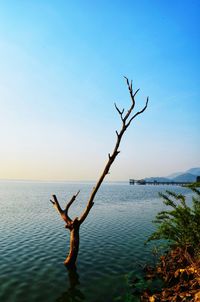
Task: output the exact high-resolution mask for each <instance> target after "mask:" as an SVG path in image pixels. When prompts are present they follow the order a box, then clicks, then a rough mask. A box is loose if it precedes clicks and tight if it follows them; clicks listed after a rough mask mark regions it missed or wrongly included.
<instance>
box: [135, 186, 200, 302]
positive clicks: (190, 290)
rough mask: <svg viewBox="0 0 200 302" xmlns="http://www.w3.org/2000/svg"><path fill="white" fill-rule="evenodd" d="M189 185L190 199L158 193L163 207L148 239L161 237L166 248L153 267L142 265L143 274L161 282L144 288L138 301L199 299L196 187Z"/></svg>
mask: <svg viewBox="0 0 200 302" xmlns="http://www.w3.org/2000/svg"><path fill="white" fill-rule="evenodd" d="M190 189H191V190H192V191H193V193H194V195H193V197H192V201H191V202H190V201H189V202H186V197H185V196H184V195H182V194H175V193H173V192H170V191H166V193H165V194H162V193H161V194H160V196H161V197H162V199H163V202H164V204H165V206H166V210H165V211H161V212H159V213H158V214H157V216H156V219H155V221H154V223H155V224H156V225H157V229H156V231H155V232H154V233H153V234H152V235H151V236H150V238H149V239H148V241H152V240H165V241H167V242H168V246H169V250H168V251H167V252H166V254H165V255H163V256H161V258H160V261H159V264H158V265H157V266H156V267H154V268H152V267H148V268H147V269H146V276H145V278H146V280H156V279H160V280H162V282H163V286H162V287H161V288H160V290H155V289H153V288H152V287H149V288H146V289H145V290H144V292H143V294H142V295H141V301H144V302H145V301H150V302H157V301H162V302H167V301H170V302H173V301H177V302H178V301H185V302H186V301H194V302H198V301H200V223H199V222H200V190H198V189H197V185H193V186H190ZM188 204H189V205H188Z"/></svg>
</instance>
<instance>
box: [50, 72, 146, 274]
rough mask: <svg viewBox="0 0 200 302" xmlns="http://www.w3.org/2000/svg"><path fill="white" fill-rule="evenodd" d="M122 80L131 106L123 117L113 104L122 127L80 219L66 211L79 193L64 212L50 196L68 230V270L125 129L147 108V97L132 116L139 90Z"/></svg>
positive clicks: (122, 113) (73, 263)
mask: <svg viewBox="0 0 200 302" xmlns="http://www.w3.org/2000/svg"><path fill="white" fill-rule="evenodd" d="M124 78H125V79H126V83H127V86H128V90H129V94H130V98H131V105H130V107H129V109H128V110H127V113H126V114H125V115H124V109H122V110H120V109H119V108H118V107H117V105H116V104H114V105H115V108H116V110H117V112H118V114H119V115H120V119H121V121H122V126H121V129H120V131H116V134H117V140H116V143H115V145H114V148H113V152H112V153H108V160H107V162H106V165H105V167H104V169H103V172H102V174H101V175H100V177H99V179H98V181H97V182H96V185H95V186H94V188H93V190H92V191H91V194H90V197H89V199H88V202H87V205H86V208H85V210H84V211H83V213H82V215H81V216H80V218H78V217H76V218H74V219H71V218H70V217H69V215H68V210H69V208H70V206H71V205H72V203H73V202H74V201H75V200H76V197H77V196H78V194H79V192H80V191H78V192H77V193H76V194H75V195H73V196H72V198H71V200H70V201H69V202H68V203H67V205H66V208H65V209H64V210H63V209H62V208H61V206H60V204H59V202H58V200H57V197H56V195H52V197H53V200H50V201H51V203H52V204H53V206H54V208H55V209H56V210H57V211H58V213H59V214H60V216H61V218H62V219H63V220H64V221H65V223H66V226H65V227H66V228H67V229H69V231H70V249H69V254H68V256H67V258H66V260H65V261H64V264H65V266H66V267H67V268H68V269H73V268H75V267H76V260H77V256H78V252H79V230H80V226H81V224H82V223H83V222H84V220H85V219H86V218H87V216H88V214H89V212H90V210H91V208H92V207H93V205H94V198H95V195H96V193H97V191H98V190H99V188H100V186H101V184H102V182H103V180H104V178H105V176H106V175H107V174H108V173H109V170H110V167H111V165H112V164H113V162H114V161H115V159H116V157H117V155H118V154H119V153H120V151H119V150H118V149H119V146H120V143H121V139H122V137H123V135H124V133H125V131H126V130H127V128H128V127H129V126H130V124H131V122H132V121H133V120H134V119H135V118H136V117H137V116H138V115H140V114H142V113H143V112H144V111H145V110H146V108H147V106H148V101H149V99H148V97H147V100H146V104H145V106H144V107H143V109H142V110H140V111H138V112H136V113H135V114H133V115H132V112H133V110H134V108H135V96H136V94H137V93H138V91H139V89H137V90H136V91H135V92H134V93H133V88H132V81H131V82H129V80H128V78H127V77H124Z"/></svg>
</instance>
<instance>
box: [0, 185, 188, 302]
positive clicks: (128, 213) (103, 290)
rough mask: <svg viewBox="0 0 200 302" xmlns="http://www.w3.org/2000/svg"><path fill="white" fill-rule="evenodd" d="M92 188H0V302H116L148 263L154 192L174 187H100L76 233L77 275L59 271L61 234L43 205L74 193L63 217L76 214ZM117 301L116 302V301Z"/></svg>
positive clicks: (64, 241)
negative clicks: (54, 196)
mask: <svg viewBox="0 0 200 302" xmlns="http://www.w3.org/2000/svg"><path fill="white" fill-rule="evenodd" d="M92 187H93V184H92V183H45V182H40V183H35V182H6V181H2V182H0V301H1V302H23V301H26V302H33V301H34V302H36V301H37V302H40V301H42V302H43V301H44V302H46V301H48V302H51V301H57V302H68V301H87V302H109V301H124V300H123V299H124V297H125V295H126V292H127V290H128V288H127V278H128V277H129V275H130V273H131V272H138V271H139V270H141V268H142V266H144V265H145V263H147V262H149V261H152V253H151V248H150V246H148V245H147V246H144V241H145V240H146V239H147V237H148V236H149V235H150V234H151V232H152V231H153V228H154V226H153V225H152V222H151V221H152V219H153V218H154V217H155V214H156V213H157V212H158V211H159V210H161V209H162V208H163V205H162V202H161V200H160V198H159V197H158V192H160V191H164V190H165V189H166V188H167V189H171V190H173V191H176V192H183V193H185V194H189V192H188V190H187V189H184V188H181V187H175V186H174V187H170V186H167V187H164V186H130V185H129V184H125V183H109V184H104V185H103V186H102V187H101V189H100V191H99V193H98V195H97V196H96V199H95V205H94V207H93V208H92V210H91V213H90V214H89V216H88V218H87V220H86V221H85V222H84V224H83V225H82V227H81V234H80V236H81V242H80V253H79V257H78V263H77V273H76V274H75V273H74V274H71V275H69V274H68V272H67V270H66V269H65V267H64V265H63V261H64V259H65V256H66V253H67V251H68V247H69V233H68V231H67V230H66V229H65V228H64V222H63V221H62V220H61V219H60V217H59V215H58V213H57V212H56V211H55V209H54V208H53V207H52V204H51V203H50V202H49V199H50V196H51V194H52V193H55V194H57V197H58V199H59V200H60V203H61V204H62V205H63V206H64V205H65V204H66V201H67V200H69V199H70V198H71V196H72V194H74V193H76V192H77V191H78V190H79V189H80V190H81V192H80V194H79V196H78V199H77V201H76V202H75V203H74V205H73V206H72V208H71V212H70V214H71V216H72V217H74V216H78V215H79V214H80V213H81V212H82V210H83V209H84V207H85V205H86V203H87V199H88V197H89V192H90V190H91V189H92ZM119 296H121V297H122V298H121V300H120V299H119Z"/></svg>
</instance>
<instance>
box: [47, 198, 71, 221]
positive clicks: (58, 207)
mask: <svg viewBox="0 0 200 302" xmlns="http://www.w3.org/2000/svg"><path fill="white" fill-rule="evenodd" d="M52 197H53V200H51V199H50V202H51V203H52V204H53V206H54V208H55V209H56V210H57V211H58V213H59V214H60V216H61V217H62V219H63V220H64V221H65V222H67V220H66V217H65V213H64V211H63V210H62V208H61V206H60V204H59V202H58V199H57V197H56V195H52Z"/></svg>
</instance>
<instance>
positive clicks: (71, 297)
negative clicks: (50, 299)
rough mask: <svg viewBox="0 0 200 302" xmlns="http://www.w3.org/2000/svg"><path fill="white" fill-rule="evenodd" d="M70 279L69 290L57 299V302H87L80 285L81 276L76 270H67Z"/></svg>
mask: <svg viewBox="0 0 200 302" xmlns="http://www.w3.org/2000/svg"><path fill="white" fill-rule="evenodd" d="M67 272H68V277H69V288H68V289H67V290H66V291H65V292H63V293H62V294H61V296H60V297H59V298H58V299H56V302H81V301H85V296H84V294H83V293H82V292H81V290H80V288H78V287H79V285H80V282H79V275H78V273H77V271H76V268H74V269H70V270H67Z"/></svg>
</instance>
